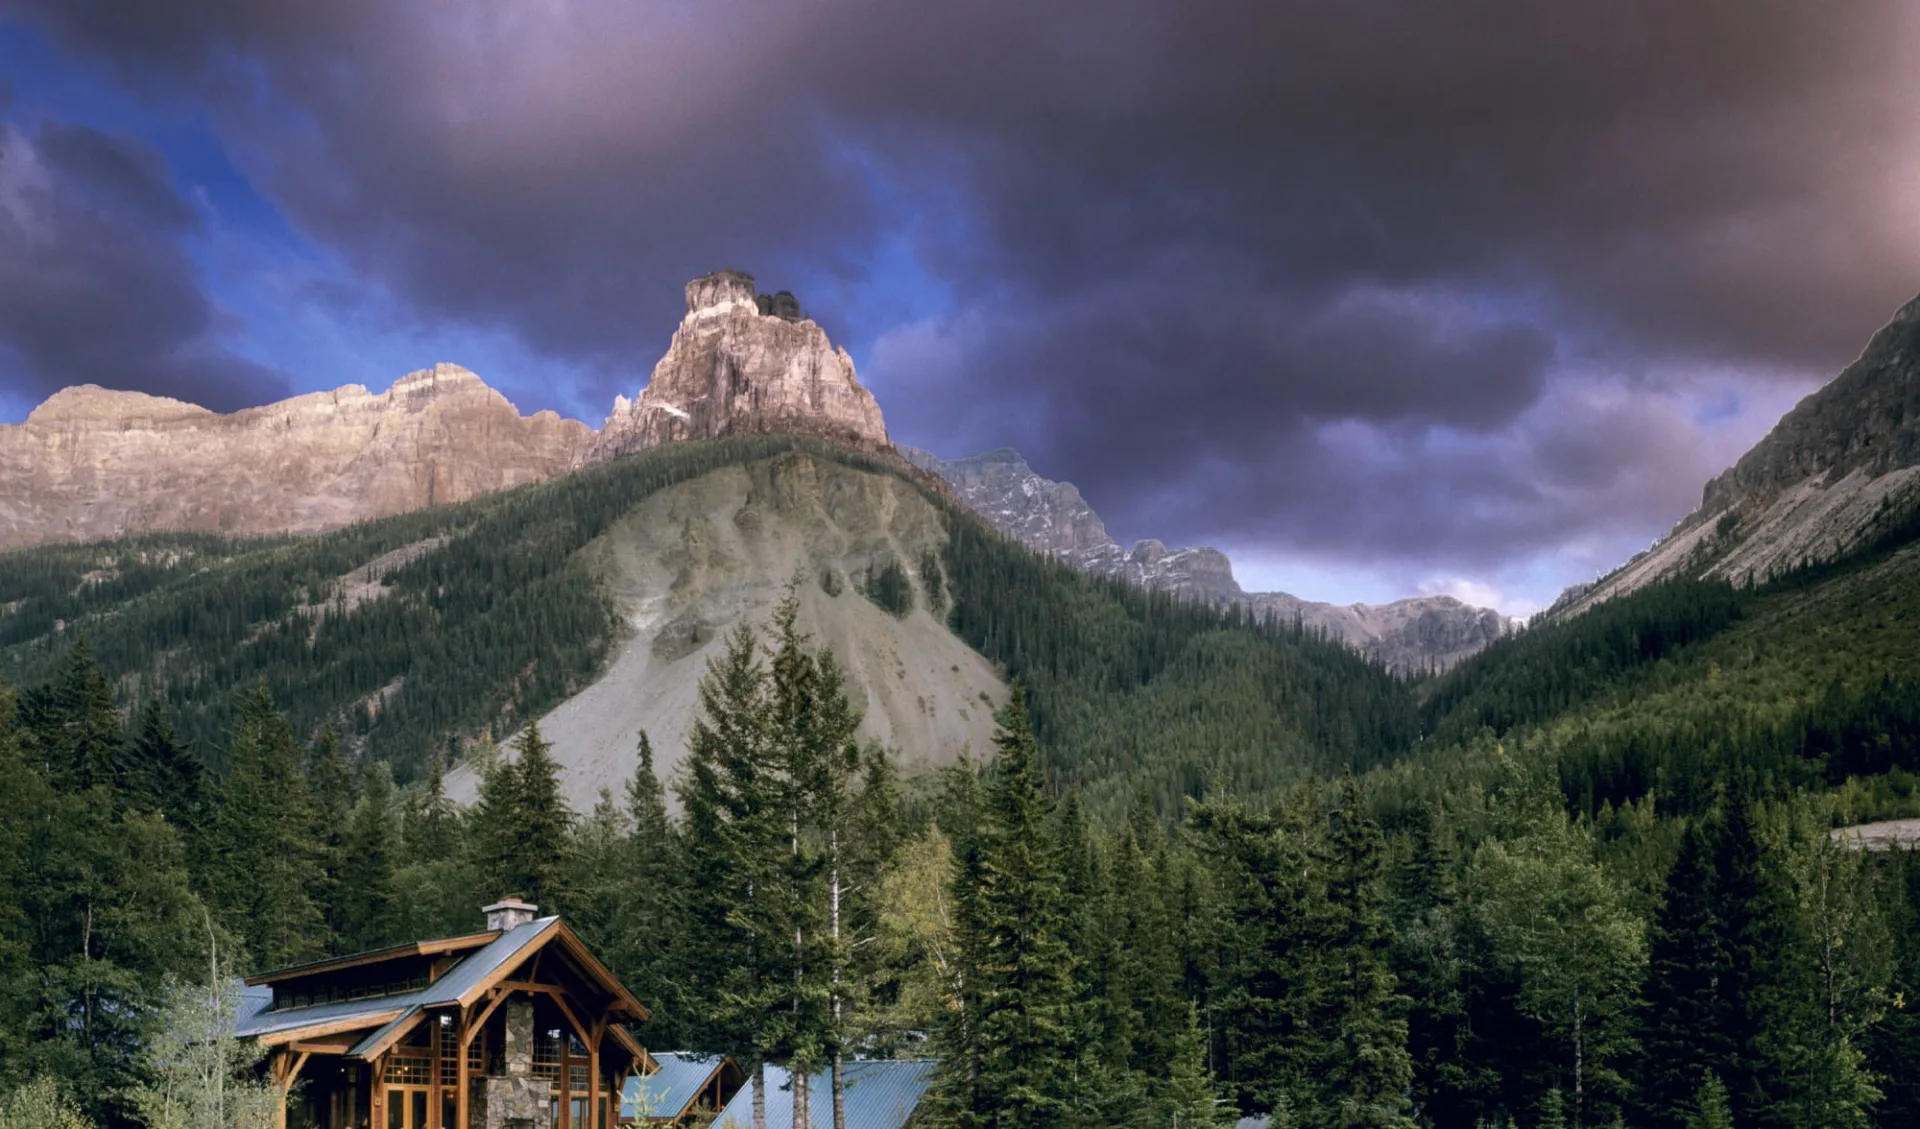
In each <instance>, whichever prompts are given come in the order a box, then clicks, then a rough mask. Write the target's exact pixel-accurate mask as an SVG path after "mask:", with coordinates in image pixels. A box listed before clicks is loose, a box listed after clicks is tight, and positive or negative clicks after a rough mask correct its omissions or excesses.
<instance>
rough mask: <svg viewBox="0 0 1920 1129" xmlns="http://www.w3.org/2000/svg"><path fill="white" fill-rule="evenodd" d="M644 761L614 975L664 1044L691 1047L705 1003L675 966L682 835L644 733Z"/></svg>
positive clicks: (630, 798)
mask: <svg viewBox="0 0 1920 1129" xmlns="http://www.w3.org/2000/svg"><path fill="white" fill-rule="evenodd" d="M637 751H638V754H639V755H638V762H639V763H638V764H636V765H635V767H634V772H633V779H632V780H630V781H629V782H628V783H627V797H626V813H627V826H628V828H629V833H628V839H627V842H626V844H625V846H624V848H623V850H622V852H621V858H622V861H623V866H624V869H625V872H626V874H627V876H628V879H629V880H628V882H627V884H626V885H625V886H624V887H623V889H624V890H625V891H626V892H625V894H624V896H623V897H622V899H621V901H620V904H619V905H618V906H617V907H616V909H615V917H614V922H615V925H614V937H615V940H614V943H613V946H612V948H611V949H610V950H609V952H610V954H611V956H612V957H613V961H614V970H615V972H617V973H618V974H619V975H620V977H621V978H622V979H623V980H624V981H625V982H626V983H627V984H629V985H632V987H633V989H634V991H635V992H636V993H638V995H639V997H640V1001H641V1002H642V1003H644V1004H646V1006H647V1008H648V1010H650V1011H652V1012H653V1013H654V1018H653V1020H652V1021H651V1022H649V1024H648V1031H649V1033H650V1035H651V1036H652V1037H654V1038H657V1039H659V1040H661V1043H662V1045H672V1046H679V1045H681V1044H683V1043H685V1041H686V1039H685V1037H684V1036H683V1035H682V1033H681V1032H682V1028H683V1024H684V1018H683V1017H684V1015H685V1014H686V1013H687V1012H688V1011H689V1010H691V1009H694V1008H697V1007H698V1006H699V1004H698V1002H697V999H698V995H699V993H698V992H695V993H693V994H691V995H689V994H688V993H686V992H684V991H683V990H682V974H681V970H680V969H679V968H677V967H676V965H675V961H674V945H675V938H676V937H677V936H679V934H680V933H681V931H682V925H681V921H682V919H683V914H684V911H685V906H684V890H683V885H682V884H683V867H682V863H681V852H680V840H679V834H678V832H677V831H676V830H675V827H674V824H673V822H672V820H671V819H669V818H668V816H667V801H666V793H665V791H664V790H663V789H662V788H661V786H660V778H659V776H658V775H656V774H655V771H654V762H653V742H652V741H651V740H650V739H649V738H648V736H647V734H646V732H645V731H642V732H641V734H640V737H639V741H638V750H637Z"/></svg>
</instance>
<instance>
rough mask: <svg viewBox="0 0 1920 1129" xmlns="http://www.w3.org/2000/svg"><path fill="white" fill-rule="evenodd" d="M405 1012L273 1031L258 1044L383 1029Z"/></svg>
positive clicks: (277, 1043)
mask: <svg viewBox="0 0 1920 1129" xmlns="http://www.w3.org/2000/svg"><path fill="white" fill-rule="evenodd" d="M405 1010H407V1009H406V1008H403V1007H397V1008H393V1009H391V1010H388V1011H376V1012H369V1013H367V1014H365V1015H356V1016H352V1017H350V1018H347V1019H335V1020H333V1021H331V1022H327V1023H311V1024H308V1025H307V1026H305V1027H289V1028H287V1029H286V1030H285V1031H273V1032H269V1033H268V1034H265V1035H262V1036H260V1038H259V1043H260V1045H261V1046H263V1047H279V1046H285V1045H286V1044H288V1043H294V1042H306V1041H307V1040H309V1039H318V1038H321V1037H322V1036H326V1035H339V1034H343V1033H345V1032H348V1031H366V1030H371V1029H372V1028H375V1027H383V1026H385V1025H386V1024H388V1023H391V1022H393V1021H394V1020H395V1019H398V1018H399V1017H400V1013H401V1012H403V1011H405Z"/></svg>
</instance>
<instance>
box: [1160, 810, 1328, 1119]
mask: <svg viewBox="0 0 1920 1129" xmlns="http://www.w3.org/2000/svg"><path fill="white" fill-rule="evenodd" d="M1301 810H1302V806H1301V805H1300V804H1298V803H1296V804H1294V805H1292V806H1291V808H1290V809H1289V810H1286V811H1284V812H1283V813H1282V814H1283V815H1284V816H1285V822H1284V823H1283V821H1282V819H1281V818H1276V817H1275V816H1271V815H1267V814H1259V813H1254V812H1250V811H1248V810H1247V809H1246V808H1245V807H1244V806H1242V805H1241V804H1239V803H1237V802H1236V801H1233V800H1231V799H1228V798H1224V797H1220V796H1215V797H1211V798H1209V800H1208V801H1207V802H1206V803H1205V804H1201V805H1199V806H1198V807H1197V808H1195V810H1194V812H1193V819H1192V824H1193V828H1194V830H1195V831H1196V833H1197V835H1198V840H1199V843H1198V846H1199V850H1200V855H1201V858H1202V859H1203V860H1204V862H1205V865H1206V868H1207V870H1208V871H1209V879H1210V885H1211V890H1210V892H1209V898H1208V901H1209V905H1208V906H1207V916H1208V920H1207V921H1206V923H1205V926H1204V933H1205V934H1206V936H1207V937H1208V939H1209V941H1210V943H1211V945H1212V946H1213V947H1214V952H1213V953H1212V954H1211V956H1210V957H1209V958H1208V961H1209V965H1210V967H1209V968H1208V970H1207V976H1208V983H1207V1002H1208V1006H1209V1008H1210V1009H1211V1010H1212V1012H1213V1022H1214V1025H1215V1028H1216V1030H1217V1032H1218V1035H1217V1036H1216V1037H1217V1039H1218V1042H1219V1047H1218V1052H1217V1053H1218V1057H1217V1059H1216V1060H1215V1067H1214V1072H1215V1074H1216V1075H1218V1076H1219V1078H1220V1079H1221V1081H1222V1082H1223V1083H1224V1084H1225V1085H1226V1086H1227V1088H1228V1091H1229V1093H1230V1094H1231V1095H1232V1096H1233V1099H1234V1104H1235V1105H1236V1106H1238V1108H1239V1109H1240V1111H1241V1112H1242V1113H1245V1114H1249V1115H1252V1114H1259V1113H1263V1112H1268V1111H1272V1110H1274V1109H1275V1108H1276V1107H1277V1103H1278V1102H1279V1100H1280V1099H1281V1097H1282V1096H1283V1095H1285V1096H1287V1097H1288V1098H1289V1099H1290V1100H1291V1101H1293V1103H1294V1109H1295V1113H1296V1114H1297V1113H1298V1112H1299V1106H1300V1104H1301V1103H1300V1097H1301V1095H1305V1094H1307V1093H1309V1092H1310V1085H1311V1080H1312V1079H1313V1078H1314V1076H1315V1072H1316V1071H1317V1070H1318V1069H1319V1065H1320V1064H1319V1047H1320V1044H1319V1042H1318V1039H1319V1035H1318V1034H1317V1033H1316V1031H1315V1027H1314V1023H1313V1019H1314V1017H1313V1014H1312V1011H1311V1006H1310V1005H1311V1000H1312V994H1313V991H1314V988H1315V984H1314V977H1313V975H1312V973H1313V971H1314V970H1313V968H1312V966H1311V965H1312V962H1311V961H1310V960H1309V959H1308V957H1309V954H1311V953H1312V952H1314V951H1316V950H1317V948H1318V947H1319V945H1320V943H1321V941H1320V935H1319V934H1320V931H1321V930H1322V928H1323V927H1324V924H1325V918H1326V914H1325V912H1324V909H1323V908H1322V907H1323V905H1324V899H1323V897H1322V894H1321V892H1320V889H1319V887H1318V885H1317V884H1318V882H1319V881H1320V879H1321V875H1320V871H1319V868H1318V867H1317V866H1316V865H1315V862H1314V860H1313V858H1312V857H1311V853H1310V851H1309V849H1308V839H1307V836H1306V833H1305V832H1306V828H1305V827H1304V826H1303V825H1302V824H1301V822H1300V812H1301Z"/></svg>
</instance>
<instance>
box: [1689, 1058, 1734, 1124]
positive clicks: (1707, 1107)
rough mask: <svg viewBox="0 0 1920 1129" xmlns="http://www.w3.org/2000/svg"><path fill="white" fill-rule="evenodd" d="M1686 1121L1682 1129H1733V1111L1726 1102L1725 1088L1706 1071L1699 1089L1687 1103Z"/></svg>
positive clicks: (1714, 1075)
mask: <svg viewBox="0 0 1920 1129" xmlns="http://www.w3.org/2000/svg"><path fill="white" fill-rule="evenodd" d="M1689 1106H1690V1108H1689V1109H1688V1111H1687V1117H1686V1120H1685V1121H1683V1122H1682V1123H1681V1125H1682V1129H1733V1127H1734V1124H1735V1122H1734V1120H1733V1109H1732V1106H1731V1104H1730V1103H1729V1102H1728V1100H1727V1088H1726V1087H1725V1086H1723V1085H1721V1084H1720V1078H1719V1076H1718V1075H1716V1074H1714V1073H1713V1072H1712V1071H1708V1072H1707V1073H1706V1075H1705V1076H1704V1077H1703V1078H1702V1079H1701V1081H1700V1088H1699V1090H1697V1091H1696V1092H1695V1094H1694V1098H1693V1101H1692V1102H1691V1103H1689Z"/></svg>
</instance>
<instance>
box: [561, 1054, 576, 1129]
mask: <svg viewBox="0 0 1920 1129" xmlns="http://www.w3.org/2000/svg"><path fill="white" fill-rule="evenodd" d="M560 1129H573V1036H572V1034H570V1033H569V1034H562V1035H561V1036H560Z"/></svg>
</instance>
